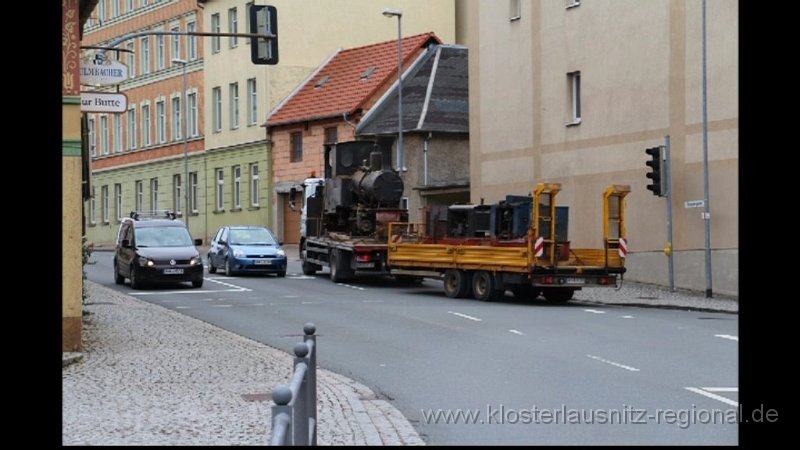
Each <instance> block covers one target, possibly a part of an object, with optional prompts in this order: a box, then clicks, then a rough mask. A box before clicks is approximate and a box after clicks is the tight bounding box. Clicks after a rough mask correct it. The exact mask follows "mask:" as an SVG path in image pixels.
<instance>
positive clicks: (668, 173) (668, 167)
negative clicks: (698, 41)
mask: <svg viewBox="0 0 800 450" xmlns="http://www.w3.org/2000/svg"><path fill="white" fill-rule="evenodd" d="M664 170H665V173H664V176H665V177H666V191H667V192H666V197H667V247H668V248H669V253H668V255H667V258H668V264H669V290H670V292H675V266H674V265H673V259H672V258H673V257H672V159H670V154H669V135H666V136H664Z"/></svg>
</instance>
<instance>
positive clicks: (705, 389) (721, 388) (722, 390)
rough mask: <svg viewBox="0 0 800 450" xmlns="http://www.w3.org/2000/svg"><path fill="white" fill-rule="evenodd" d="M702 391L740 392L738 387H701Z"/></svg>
mask: <svg viewBox="0 0 800 450" xmlns="http://www.w3.org/2000/svg"><path fill="white" fill-rule="evenodd" d="M700 389H702V390H704V391H708V392H739V388H738V387H701V388H700Z"/></svg>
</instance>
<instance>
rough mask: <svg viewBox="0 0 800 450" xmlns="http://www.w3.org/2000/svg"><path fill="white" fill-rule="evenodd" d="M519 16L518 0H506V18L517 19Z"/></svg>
mask: <svg viewBox="0 0 800 450" xmlns="http://www.w3.org/2000/svg"><path fill="white" fill-rule="evenodd" d="M520 17H521V14H520V6H519V0H508V20H509V21H514V20H519V18H520Z"/></svg>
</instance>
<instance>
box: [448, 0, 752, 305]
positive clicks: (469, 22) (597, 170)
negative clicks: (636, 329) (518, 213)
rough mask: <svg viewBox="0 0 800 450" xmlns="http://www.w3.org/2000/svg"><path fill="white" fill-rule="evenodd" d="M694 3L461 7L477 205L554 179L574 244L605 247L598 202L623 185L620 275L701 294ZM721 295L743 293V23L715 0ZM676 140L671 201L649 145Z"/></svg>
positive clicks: (716, 252) (712, 105)
mask: <svg viewBox="0 0 800 450" xmlns="http://www.w3.org/2000/svg"><path fill="white" fill-rule="evenodd" d="M701 4H702V3H701V1H700V0H686V1H680V0H676V1H669V0H653V1H647V2H643V1H637V0H596V1H588V2H581V1H579V0H572V1H566V2H564V1H537V0H531V1H525V0H516V1H515V0H503V1H496V0H494V1H484V0H459V1H457V8H458V11H459V12H458V17H459V18H460V19H461V21H460V22H459V27H458V40H459V43H461V44H464V45H466V46H467V47H468V48H469V52H470V53H469V55H470V56H469V87H470V101H469V104H470V119H469V120H470V172H471V173H470V186H471V200H472V201H473V202H477V201H479V199H481V198H483V199H485V200H486V201H487V202H494V201H498V200H500V199H502V198H504V196H505V195H506V194H527V193H529V192H531V190H532V189H533V187H534V185H535V184H536V183H537V182H543V181H548V182H558V183H561V184H562V187H563V190H562V192H561V194H559V197H558V203H559V205H563V206H568V207H569V210H570V223H569V239H570V240H571V241H572V242H573V245H575V246H578V247H583V246H596V245H598V244H599V243H600V242H601V236H602V226H601V217H602V211H601V193H602V191H603V189H604V187H605V186H606V185H608V184H629V185H631V189H632V192H631V194H630V195H628V197H627V206H628V210H627V211H628V217H627V219H628V223H627V231H628V247H629V251H630V253H629V256H628V259H627V267H628V273H627V274H626V279H629V280H636V281H642V282H648V283H657V284H667V283H668V258H667V256H666V255H665V254H664V248H665V246H666V245H667V232H666V229H667V225H666V217H667V213H666V209H667V205H666V202H667V201H671V202H672V208H673V217H672V226H673V240H672V248H673V255H674V267H675V277H674V280H675V286H676V287H678V288H688V289H696V290H700V291H703V290H705V288H706V277H705V270H704V267H705V261H704V220H703V218H702V217H701V212H702V209H697V208H685V207H684V206H685V202H687V201H692V200H698V199H703V198H704V188H703V170H704V162H703V116H702V107H703V99H702V63H703V60H702V44H703V42H702V9H701V8H702V6H701ZM706 17H707V19H706V20H707V71H708V72H707V73H708V82H707V86H708V90H707V93H708V94H707V99H708V103H707V107H708V140H707V142H708V147H707V148H708V171H709V199H710V201H709V205H710V209H711V219H710V220H711V222H710V227H711V232H710V236H711V246H710V247H711V254H712V260H711V266H712V269H713V271H712V279H713V286H712V288H713V292H714V293H721V294H729V295H738V247H739V241H738V233H739V229H738V221H739V211H738V191H739V185H738V171H739V167H738V166H739V161H738V154H739V138H738V135H739V118H738V108H739V104H738V103H739V100H738V91H739V80H738V73H739V60H738V47H739V39H738V29H739V22H738V21H739V16H738V5H737V3H736V2H730V1H726V0H709V1H708V2H707V15H706ZM667 135H669V137H670V141H671V159H672V187H673V189H672V197H671V199H669V200H668V199H666V198H662V197H656V196H654V195H652V193H651V192H650V191H648V190H647V189H646V186H647V184H648V183H649V180H648V179H647V178H646V177H645V174H646V173H647V172H648V168H647V167H646V165H645V162H646V161H647V160H648V159H649V157H648V156H647V155H646V153H645V149H646V148H648V147H653V146H657V145H661V144H663V143H664V140H665V136H667Z"/></svg>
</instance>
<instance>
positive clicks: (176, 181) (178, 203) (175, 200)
mask: <svg viewBox="0 0 800 450" xmlns="http://www.w3.org/2000/svg"><path fill="white" fill-rule="evenodd" d="M181 187H182V186H181V176H180V175H173V176H172V205H173V206H174V207H175V213H176V214H180V213H181V211H183V210H182V209H181V207H182V206H183V191H182V190H181Z"/></svg>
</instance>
